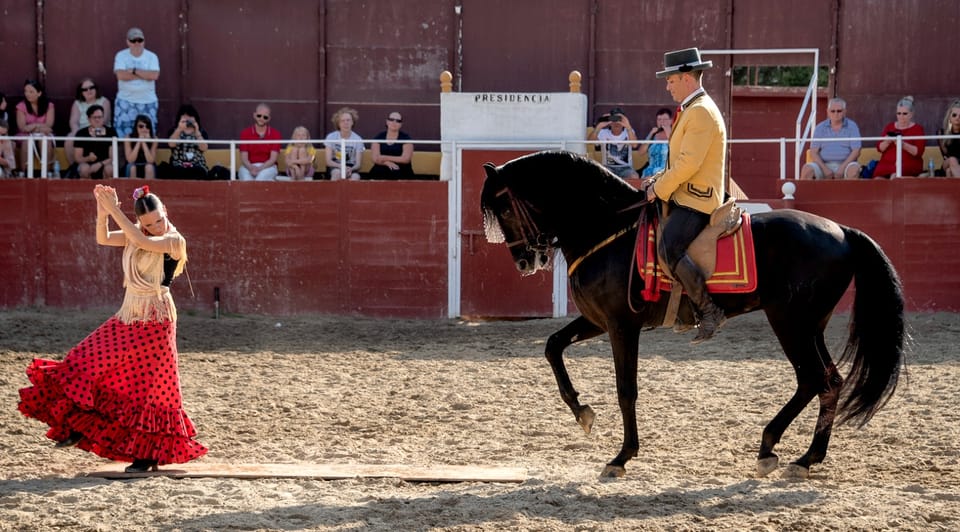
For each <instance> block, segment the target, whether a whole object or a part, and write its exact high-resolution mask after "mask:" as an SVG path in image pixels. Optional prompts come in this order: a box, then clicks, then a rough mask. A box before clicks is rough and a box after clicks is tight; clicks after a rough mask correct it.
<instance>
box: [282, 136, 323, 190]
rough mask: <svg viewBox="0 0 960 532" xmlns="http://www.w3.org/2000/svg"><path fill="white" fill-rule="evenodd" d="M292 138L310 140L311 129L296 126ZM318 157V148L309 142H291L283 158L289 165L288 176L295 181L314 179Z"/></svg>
mask: <svg viewBox="0 0 960 532" xmlns="http://www.w3.org/2000/svg"><path fill="white" fill-rule="evenodd" d="M290 139H291V140H302V141H305V140H309V139H310V130H308V129H307V128H306V127H304V126H298V127H296V128H294V130H293V133H291V134H290ZM316 158H317V149H316V148H314V147H313V144H311V143H309V142H291V143H290V144H287V149H285V150H284V151H283V160H284V162H285V163H286V165H287V177H289V178H290V179H292V180H294V181H312V180H313V173H314V171H315V168H314V167H313V162H314V161H315V160H316Z"/></svg>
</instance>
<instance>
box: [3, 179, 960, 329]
mask: <svg viewBox="0 0 960 532" xmlns="http://www.w3.org/2000/svg"><path fill="white" fill-rule="evenodd" d="M141 183H142V182H133V181H126V180H116V181H112V182H111V184H113V185H115V186H117V187H118V188H119V190H120V194H121V197H122V198H123V202H124V206H125V210H126V211H127V212H130V211H132V206H131V205H132V201H131V200H129V199H126V198H129V195H130V193H131V192H132V190H133V187H134V186H135V185H138V184H141ZM152 186H153V188H154V189H155V190H156V192H158V193H159V194H160V195H161V197H162V198H163V199H164V200H165V201H166V202H167V203H168V204H169V211H170V212H169V214H170V218H171V220H172V221H173V222H174V223H175V224H176V225H177V226H178V227H179V228H180V230H181V231H182V232H183V233H184V234H185V235H186V236H187V238H188V242H189V254H190V263H189V268H188V271H189V273H190V277H191V280H192V284H193V290H194V293H195V294H196V297H195V298H194V297H191V293H190V289H189V287H188V283H187V280H186V279H185V278H181V279H180V280H179V281H178V282H177V283H175V284H174V289H173V291H174V296H175V297H176V299H177V303H178V305H179V306H180V308H181V309H185V310H194V311H197V312H209V313H211V314H212V313H213V289H214V287H219V288H220V292H221V298H222V307H221V308H222V311H224V312H239V313H263V314H298V313H324V314H345V315H366V316H374V317H421V318H443V317H446V315H447V226H448V223H447V186H448V183H446V182H435V181H434V182H414V181H411V182H396V183H390V182H359V183H356V182H351V183H343V182H337V183H330V182H314V183H238V182H229V183H224V182H192V181H180V182H169V181H157V182H154V183H152ZM92 188H93V187H92V182H90V181H47V180H22V179H18V180H3V181H0V250H2V253H0V281H2V282H0V308H14V307H21V306H51V307H60V308H96V307H113V306H117V305H119V303H120V299H121V296H122V287H121V273H120V250H119V249H117V248H104V247H102V246H97V245H96V243H95V241H94V235H93V220H94V218H95V213H96V209H95V204H94V201H93V197H92V192H91V191H92ZM773 203H775V206H779V204H780V202H779V200H777V201H775V202H773ZM794 206H795V207H796V208H798V209H802V210H806V211H810V212H815V213H818V214H822V215H824V216H827V217H829V218H832V219H835V220H837V221H839V222H841V223H844V224H847V225H852V226H855V227H858V228H860V229H863V230H864V231H866V232H867V233H868V234H870V235H871V236H872V237H873V238H874V239H875V240H877V241H878V242H879V243H880V245H881V246H882V247H883V248H884V250H885V251H886V253H887V254H888V255H889V256H890V258H891V259H892V260H893V262H894V264H895V265H896V267H897V269H898V271H899V273H900V275H901V277H902V278H903V281H904V286H905V292H906V298H907V307H908V309H911V310H946V311H960V245H958V244H960V181H957V180H948V179H899V180H893V181H886V180H878V181H852V182H800V183H798V190H797V192H796V200H795V202H794ZM478 240H479V239H478ZM474 245H477V246H490V245H492V244H488V243H486V242H485V241H478V242H475V243H474ZM505 260H508V258H505ZM507 267H510V266H509V265H508V266H507ZM482 275H483V271H479V272H476V273H475V274H471V277H470V278H465V279H464V281H463V282H464V283H482V284H483V286H484V287H485V290H486V291H493V290H496V289H497V288H498V285H497V283H495V282H490V280H485V279H482V278H473V277H478V276H482ZM507 295H508V294H504V297H505V300H509V298H508V297H506V296H507ZM464 304H466V303H464Z"/></svg>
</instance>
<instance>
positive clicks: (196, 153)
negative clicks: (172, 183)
mask: <svg viewBox="0 0 960 532" xmlns="http://www.w3.org/2000/svg"><path fill="white" fill-rule="evenodd" d="M168 137H169V138H170V142H167V146H169V147H170V164H169V165H166V166H164V167H163V171H162V172H159V173H160V175H159V176H158V177H164V178H168V179H206V178H207V171H208V170H209V169H208V168H207V159H206V157H204V155H203V152H205V151H207V143H206V141H205V140H204V139H206V138H207V132H206V131H204V129H203V128H201V127H200V113H198V112H197V110H196V109H194V107H193V106H192V105H190V104H184V105H181V106H180V108H179V109H177V126H176V127H175V128H173V130H171V132H170V135H168ZM177 140H183V141H196V142H174V141H177Z"/></svg>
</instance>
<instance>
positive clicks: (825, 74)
mask: <svg viewBox="0 0 960 532" xmlns="http://www.w3.org/2000/svg"><path fill="white" fill-rule="evenodd" d="M811 76H813V67H809V66H738V67H734V68H733V84H734V85H738V86H753V87H806V86H807V84H809V83H810V78H811ZM829 77H830V71H829V69H828V68H827V67H820V72H819V73H818V76H817V86H818V87H821V88H823V87H826V86H827V82H828V81H829Z"/></svg>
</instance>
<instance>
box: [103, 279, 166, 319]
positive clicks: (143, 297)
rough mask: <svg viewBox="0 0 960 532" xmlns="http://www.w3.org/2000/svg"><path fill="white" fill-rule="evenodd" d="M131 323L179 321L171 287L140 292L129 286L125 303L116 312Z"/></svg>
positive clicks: (124, 298)
mask: <svg viewBox="0 0 960 532" xmlns="http://www.w3.org/2000/svg"><path fill="white" fill-rule="evenodd" d="M114 316H116V318H117V319H119V320H120V321H122V322H123V323H125V324H127V325H129V324H130V323H133V322H135V321H173V322H175V321H177V306H176V305H175V304H174V303H173V296H171V295H170V289H169V288H167V287H165V286H161V287H160V289H159V290H157V291H156V292H146V293H144V292H139V291H136V290H133V289H131V288H127V291H126V293H125V294H124V295H123V304H122V305H120V310H118V311H117V313H116V314H114Z"/></svg>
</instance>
